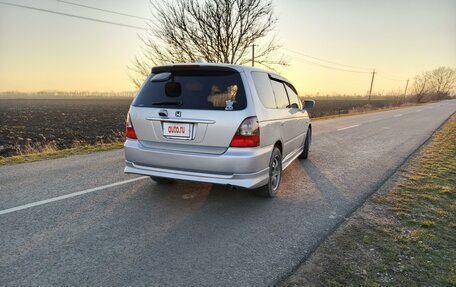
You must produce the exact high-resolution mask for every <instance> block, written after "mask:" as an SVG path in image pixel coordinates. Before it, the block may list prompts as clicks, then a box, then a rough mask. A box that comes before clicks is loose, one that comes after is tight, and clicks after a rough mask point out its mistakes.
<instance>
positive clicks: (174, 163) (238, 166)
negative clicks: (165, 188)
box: [124, 140, 272, 188]
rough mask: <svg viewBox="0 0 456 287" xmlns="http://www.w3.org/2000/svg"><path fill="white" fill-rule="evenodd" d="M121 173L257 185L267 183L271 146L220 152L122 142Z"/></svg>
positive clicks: (249, 186) (230, 149) (132, 141)
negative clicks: (183, 149) (123, 168)
mask: <svg viewBox="0 0 456 287" xmlns="http://www.w3.org/2000/svg"><path fill="white" fill-rule="evenodd" d="M124 147H125V162H126V167H125V173H133V174H141V175H148V176H158V177H167V178H174V179H182V180H190V181H199V182H208V183H215V184H223V185H233V186H240V187H245V188H257V187H260V186H263V185H265V184H267V182H268V177H269V171H268V166H269V160H270V157H271V152H272V146H270V147H263V148H228V149H227V150H226V152H225V153H223V154H221V155H213V154H201V153H188V152H179V151H169V150H163V149H152V148H145V147H143V146H142V145H141V144H140V143H139V142H138V141H136V140H127V141H126V142H125V145H124Z"/></svg>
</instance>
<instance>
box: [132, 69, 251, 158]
mask: <svg viewBox="0 0 456 287" xmlns="http://www.w3.org/2000/svg"><path fill="white" fill-rule="evenodd" d="M242 77H243V75H242V74H241V73H239V72H238V71H236V70H234V69H232V68H229V67H223V66H220V67H219V66H182V65H180V66H163V67H157V68H154V69H153V70H152V74H151V75H150V76H149V77H148V78H147V80H146V81H145V83H144V84H143V86H142V87H141V89H140V91H139V92H138V94H137V96H136V98H135V99H134V101H133V103H132V106H131V109H130V117H131V120H132V124H133V127H134V130H135V132H136V135H137V138H138V140H139V141H140V143H141V144H142V146H143V147H144V148H150V149H161V150H166V151H176V152H195V153H205V154H222V153H224V152H225V151H226V150H227V148H228V147H229V145H230V142H231V140H232V138H233V135H234V134H235V132H236V130H237V128H238V127H239V125H240V123H241V122H242V120H243V119H244V118H246V117H247V116H249V112H248V110H247V109H246V108H247V96H246V92H245V88H244V84H243V80H242Z"/></svg>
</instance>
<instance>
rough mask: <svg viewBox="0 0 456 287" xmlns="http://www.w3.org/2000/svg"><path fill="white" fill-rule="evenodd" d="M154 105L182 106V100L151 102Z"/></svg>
mask: <svg viewBox="0 0 456 287" xmlns="http://www.w3.org/2000/svg"><path fill="white" fill-rule="evenodd" d="M151 105H152V106H182V101H180V102H155V103H152V104H151Z"/></svg>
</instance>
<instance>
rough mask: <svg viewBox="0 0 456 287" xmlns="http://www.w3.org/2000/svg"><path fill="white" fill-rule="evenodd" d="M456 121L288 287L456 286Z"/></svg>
mask: <svg viewBox="0 0 456 287" xmlns="http://www.w3.org/2000/svg"><path fill="white" fill-rule="evenodd" d="M455 222H456V115H454V116H453V117H452V118H451V120H450V121H449V123H447V124H446V125H445V126H444V128H442V129H441V130H440V131H438V132H437V133H436V134H435V135H434V137H433V140H432V142H431V144H429V145H428V146H426V147H425V148H424V149H423V150H422V151H421V152H420V154H419V155H418V156H417V158H415V159H414V160H412V161H411V162H410V163H409V164H408V165H407V167H405V168H404V169H403V172H402V174H401V175H400V177H399V179H398V180H397V181H396V183H395V184H394V185H393V186H392V187H391V188H390V189H389V190H383V191H381V192H380V193H378V194H376V195H375V196H374V197H373V198H371V199H370V200H369V201H368V202H367V203H366V204H365V205H364V206H363V207H362V208H361V209H360V210H359V211H357V212H356V213H355V214H354V216H353V217H351V218H350V219H349V220H348V221H347V222H346V223H344V225H343V226H342V227H341V228H339V230H338V231H336V232H335V233H334V234H333V235H331V236H330V237H329V238H328V239H327V240H326V241H325V242H324V243H323V244H321V246H320V247H319V248H318V249H317V250H316V252H315V253H314V254H313V255H312V256H311V257H310V258H309V259H308V260H307V262H306V263H305V264H304V265H302V266H301V267H300V268H299V269H298V270H297V271H296V272H295V274H293V275H292V276H291V277H290V278H288V280H287V281H286V282H285V283H284V284H283V285H284V286H456V240H455V238H456V224H455Z"/></svg>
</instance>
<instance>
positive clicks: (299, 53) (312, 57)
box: [283, 48, 372, 70]
mask: <svg viewBox="0 0 456 287" xmlns="http://www.w3.org/2000/svg"><path fill="white" fill-rule="evenodd" d="M283 49H285V50H287V51H290V52H292V53H295V54H298V55H301V56H304V57H307V58H311V59H314V60H318V61H321V62H326V63H329V64H333V65H338V66H342V67H347V68H354V69H361V70H372V69H371V68H366V67H358V66H351V65H345V64H340V63H337V62H333V61H328V60H325V59H321V58H317V57H314V56H310V55H306V54H304V53H301V52H298V51H294V50H291V49H288V48H283Z"/></svg>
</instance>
